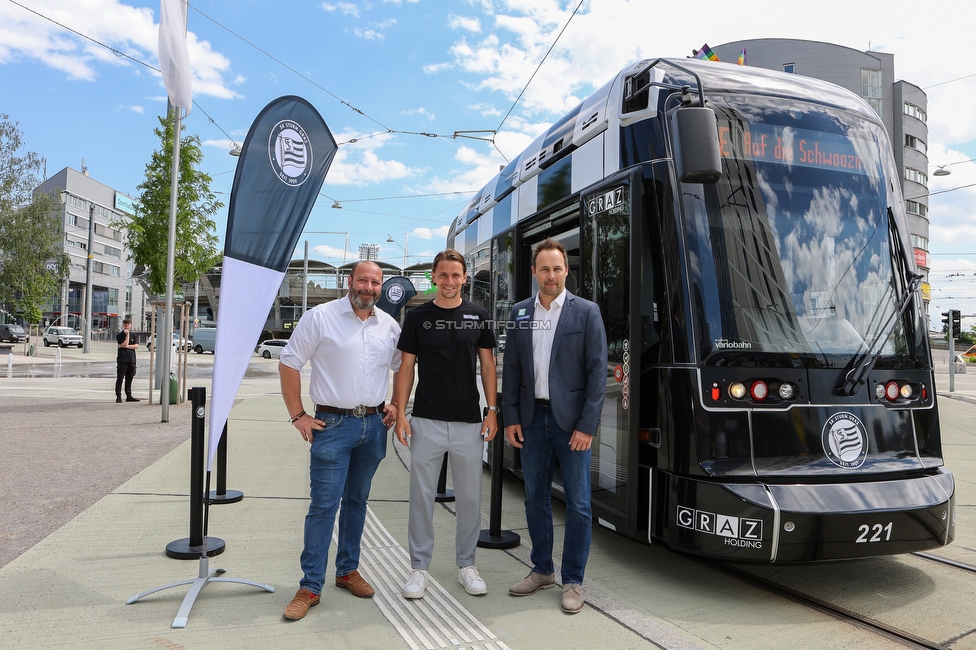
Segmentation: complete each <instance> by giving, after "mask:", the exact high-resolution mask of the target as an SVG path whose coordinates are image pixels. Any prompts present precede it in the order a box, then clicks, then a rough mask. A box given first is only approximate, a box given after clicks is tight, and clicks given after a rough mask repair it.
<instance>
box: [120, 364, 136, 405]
mask: <svg viewBox="0 0 976 650" xmlns="http://www.w3.org/2000/svg"><path fill="white" fill-rule="evenodd" d="M135 376H136V364H134V363H122V362H121V361H119V362H118V365H117V367H116V371H115V396H116V397H122V380H123V379H125V396H126V397H132V378H133V377H135Z"/></svg>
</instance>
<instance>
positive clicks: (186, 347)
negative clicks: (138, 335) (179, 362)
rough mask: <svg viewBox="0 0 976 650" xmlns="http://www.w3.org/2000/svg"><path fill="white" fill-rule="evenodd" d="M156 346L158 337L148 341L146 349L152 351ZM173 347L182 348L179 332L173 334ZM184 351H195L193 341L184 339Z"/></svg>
mask: <svg viewBox="0 0 976 650" xmlns="http://www.w3.org/2000/svg"><path fill="white" fill-rule="evenodd" d="M155 344H156V336H153V337H152V339H150V340H148V341H146V349H147V350H152V349H153V348H154V347H155ZM173 346H174V347H177V348H178V347H179V346H180V333H179V332H173ZM183 349H184V350H187V351H190V350H192V349H193V341H191V340H190V339H183Z"/></svg>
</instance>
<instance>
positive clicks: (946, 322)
mask: <svg viewBox="0 0 976 650" xmlns="http://www.w3.org/2000/svg"><path fill="white" fill-rule="evenodd" d="M951 314H952V312H951V311H944V312H942V331H943V332H945V333H946V334H949V329H950V328H949V323H950V321H951V320H952V319H951V318H949V316H950V315H951Z"/></svg>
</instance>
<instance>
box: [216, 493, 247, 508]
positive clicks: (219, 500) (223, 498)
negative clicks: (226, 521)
mask: <svg viewBox="0 0 976 650" xmlns="http://www.w3.org/2000/svg"><path fill="white" fill-rule="evenodd" d="M243 498H244V493H243V492H241V491H240V490H227V491H226V492H224V493H223V494H220V493H218V492H217V491H216V490H213V491H211V492H210V498H209V502H210V503H211V504H212V505H215V506H219V505H222V504H225V503H237V502H238V501H241V500H242V499H243Z"/></svg>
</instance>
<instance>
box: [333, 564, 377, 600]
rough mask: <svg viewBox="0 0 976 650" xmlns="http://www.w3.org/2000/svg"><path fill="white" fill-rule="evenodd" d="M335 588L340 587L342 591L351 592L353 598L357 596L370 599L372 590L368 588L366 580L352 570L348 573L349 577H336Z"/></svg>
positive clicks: (373, 592)
mask: <svg viewBox="0 0 976 650" xmlns="http://www.w3.org/2000/svg"><path fill="white" fill-rule="evenodd" d="M335 582H336V587H342V588H343V589H348V590H349V591H351V592H352V595H353V596H359V597H360V598H372V597H373V594H375V593H376V592H375V591H373V588H372V587H370V586H369V583H368V582H366V579H365V578H363V577H362V576H361V575H359V571H357V570H356V569H353V570H352V571H350V572H349V575H345V576H336V581H335Z"/></svg>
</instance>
